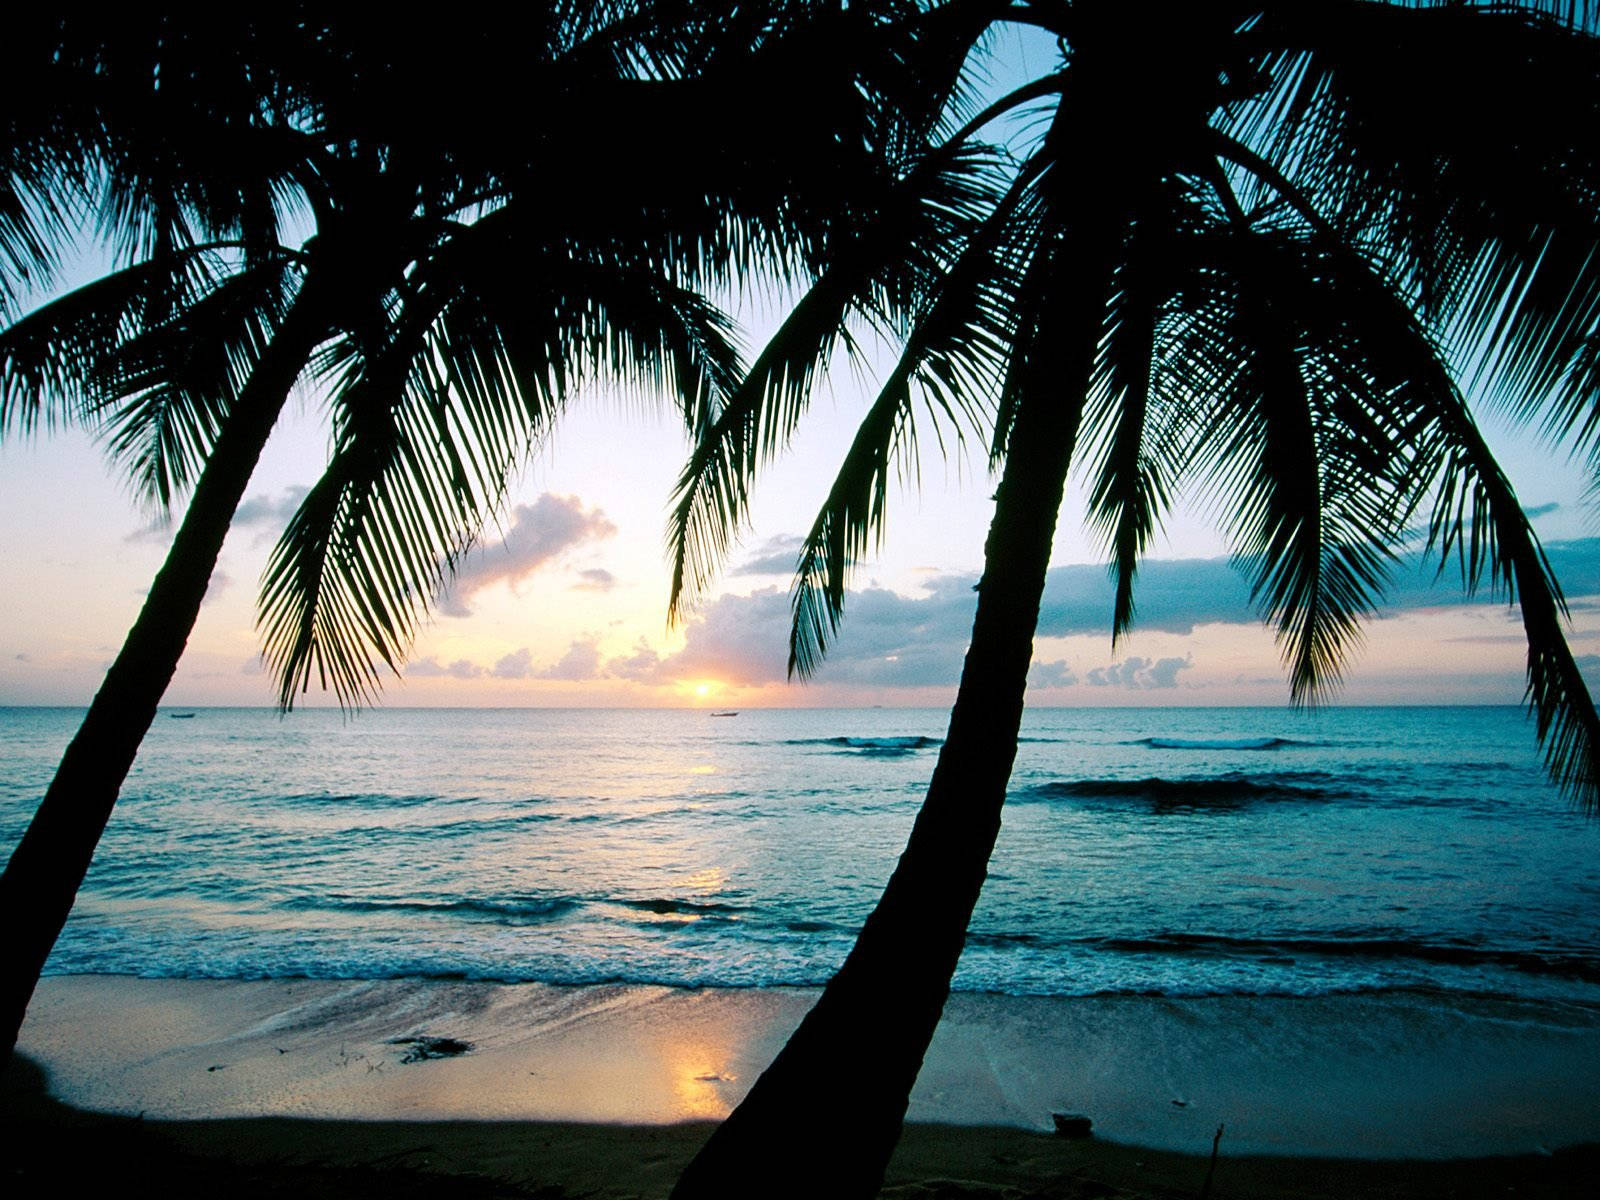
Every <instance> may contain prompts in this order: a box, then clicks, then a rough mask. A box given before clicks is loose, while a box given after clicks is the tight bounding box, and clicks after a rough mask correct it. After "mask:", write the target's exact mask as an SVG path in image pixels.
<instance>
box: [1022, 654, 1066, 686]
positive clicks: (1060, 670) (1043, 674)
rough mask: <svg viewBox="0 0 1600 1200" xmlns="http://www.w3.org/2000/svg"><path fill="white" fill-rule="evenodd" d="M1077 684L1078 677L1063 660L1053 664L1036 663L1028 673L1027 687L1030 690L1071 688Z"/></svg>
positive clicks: (1057, 660)
mask: <svg viewBox="0 0 1600 1200" xmlns="http://www.w3.org/2000/svg"><path fill="white" fill-rule="evenodd" d="M1077 682H1078V677H1077V676H1076V675H1075V674H1073V672H1072V668H1071V667H1069V666H1067V660H1066V659H1064V658H1058V659H1056V660H1055V661H1054V662H1036V663H1034V664H1033V666H1032V667H1031V668H1030V669H1029V671H1028V686H1029V687H1031V688H1056V687H1072V686H1074V685H1075V684H1076V683H1077Z"/></svg>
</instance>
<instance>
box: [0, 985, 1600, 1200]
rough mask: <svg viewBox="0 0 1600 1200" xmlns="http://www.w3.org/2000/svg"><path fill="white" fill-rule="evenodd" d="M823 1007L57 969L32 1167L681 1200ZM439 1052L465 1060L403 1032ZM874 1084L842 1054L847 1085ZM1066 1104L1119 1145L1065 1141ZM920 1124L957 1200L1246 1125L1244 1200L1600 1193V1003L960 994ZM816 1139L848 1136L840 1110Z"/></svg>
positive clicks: (27, 1101)
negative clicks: (374, 1179)
mask: <svg viewBox="0 0 1600 1200" xmlns="http://www.w3.org/2000/svg"><path fill="white" fill-rule="evenodd" d="M811 999H812V995H811V993H809V992H806V991H800V990H773V991H716V990H707V991H700V992H688V991H681V990H675V989H668V988H640V987H595V988H557V987H548V986H544V985H538V984H523V985H494V984H474V983H452V982H439V981H428V982H420V981H383V982H358V983H352V982H325V981H264V982H257V983H238V982H205V981H173V980H161V981H151V980H136V979H126V978H106V977H81V978H52V979H47V980H46V981H45V982H44V983H43V985H42V986H41V988H40V991H39V994H38V996H37V997H36V999H35V1001H34V1005H33V1007H32V1009H31V1010H30V1014H29V1018H28V1022H27V1024H26V1025H25V1026H24V1029H23V1036H22V1040H21V1042H20V1044H19V1050H20V1051H21V1052H22V1053H23V1054H25V1055H27V1056H28V1057H29V1058H30V1059H31V1060H33V1061H35V1062H37V1063H38V1064H39V1068H40V1071H41V1072H42V1076H43V1079H45V1080H47V1081H48V1082H47V1086H48V1090H49V1093H50V1095H51V1096H52V1097H54V1099H55V1100H57V1101H61V1102H63V1103H64V1104H65V1105H68V1106H70V1108H65V1107H61V1106H60V1105H57V1104H55V1103H54V1102H53V1101H50V1100H47V1099H45V1098H44V1097H43V1095H42V1093H40V1092H39V1089H41V1088H43V1087H44V1086H46V1085H45V1083H43V1082H39V1083H37V1084H36V1085H34V1087H33V1091H31V1092H30V1090H29V1088H30V1085H28V1084H27V1082H26V1081H24V1083H22V1084H16V1083H15V1081H14V1085H13V1096H12V1098H11V1100H10V1101H9V1103H11V1104H12V1105H13V1119H12V1120H10V1121H8V1129H9V1131H10V1132H11V1133H12V1134H13V1135H17V1134H18V1133H19V1131H20V1132H21V1136H20V1137H18V1138H17V1139H16V1140H17V1143H18V1147H17V1148H15V1149H14V1150H13V1152H12V1153H13V1157H12V1159H11V1160H10V1161H14V1162H22V1163H24V1164H26V1163H27V1161H28V1160H29V1157H30V1155H35V1156H37V1155H38V1154H39V1153H40V1152H39V1150H38V1147H40V1146H44V1145H48V1144H49V1143H50V1139H51V1137H52V1136H54V1133H52V1132H48V1131H56V1132H59V1131H62V1130H71V1129H74V1128H76V1126H75V1124H74V1123H75V1122H81V1121H85V1120H91V1118H89V1117H83V1116H79V1115H76V1113H77V1112H85V1111H92V1112H97V1113H102V1114H121V1115H123V1116H135V1115H138V1114H143V1116H144V1118H145V1120H144V1121H143V1122H126V1121H123V1122H121V1123H118V1124H114V1125H113V1126H110V1127H109V1128H111V1129H112V1130H114V1131H115V1132H114V1133H112V1134H109V1135H108V1134H106V1133H105V1128H107V1127H101V1128H100V1131H99V1133H97V1137H104V1136H113V1137H119V1138H133V1139H135V1142H136V1143H137V1146H138V1147H140V1148H139V1149H136V1150H133V1151H129V1152H128V1153H129V1154H131V1155H133V1156H134V1157H138V1156H140V1155H143V1156H144V1157H146V1158H148V1159H149V1160H150V1161H151V1162H153V1163H157V1164H162V1165H159V1166H157V1167H153V1168H152V1169H156V1170H161V1171H166V1172H168V1173H171V1172H173V1171H178V1172H180V1173H181V1172H183V1171H193V1172H196V1173H197V1177H198V1178H200V1179H201V1180H202V1182H200V1183H197V1184H196V1187H197V1188H198V1187H201V1186H209V1185H207V1184H205V1183H204V1180H206V1179H209V1184H211V1185H214V1184H216V1183H217V1180H216V1179H215V1178H214V1176H215V1174H216V1172H217V1171H219V1170H220V1171H226V1172H227V1173H228V1182H227V1186H228V1187H229V1188H231V1189H234V1190H238V1187H237V1185H238V1184H239V1179H240V1178H241V1175H240V1173H241V1172H244V1174H245V1175H250V1176H251V1177H254V1175H253V1174H252V1173H261V1178H262V1179H263V1181H264V1184H263V1186H272V1187H275V1186H279V1185H281V1184H284V1180H285V1179H287V1178H288V1176H287V1175H286V1174H285V1172H289V1174H293V1173H294V1172H297V1171H308V1172H311V1173H312V1174H314V1175H315V1174H316V1173H318V1172H321V1173H323V1174H324V1175H326V1174H327V1173H328V1172H332V1173H333V1176H337V1175H338V1173H339V1172H341V1171H355V1172H365V1171H373V1170H380V1169H391V1168H392V1169H395V1170H402V1171H404V1172H408V1173H410V1174H409V1175H408V1176H407V1177H408V1178H410V1176H411V1175H417V1176H419V1177H420V1176H432V1175H439V1176H441V1177H444V1178H449V1179H452V1180H457V1181H459V1180H460V1179H461V1178H463V1177H473V1178H477V1177H483V1178H484V1179H486V1180H489V1181H499V1183H510V1184H516V1185H517V1186H518V1187H519V1188H523V1189H524V1192H523V1193H522V1194H525V1193H526V1189H530V1188H531V1189H532V1190H534V1192H535V1194H543V1193H538V1192H537V1188H535V1187H534V1186H533V1185H537V1186H538V1187H555V1188H557V1189H560V1190H558V1191H556V1192H553V1193H549V1194H550V1195H598V1196H628V1195H638V1196H655V1195H664V1194H665V1192H666V1190H667V1189H668V1188H669V1187H670V1184H671V1181H672V1179H673V1178H674V1177H675V1174H676V1171H677V1170H678V1169H679V1167H681V1165H682V1163H683V1162H684V1161H686V1160H687V1158H688V1156H689V1155H690V1154H692V1153H693V1151H694V1149H695V1147H696V1146H698V1145H699V1143H700V1141H701V1140H703V1138H704V1136H705V1131H706V1128H707V1126H706V1125H705V1124H704V1122H706V1121H709V1120H715V1119H716V1118H719V1117H720V1116H722V1115H723V1114H725V1113H726V1112H727V1110H728V1109H729V1107H731V1105H732V1104H734V1103H736V1102H737V1100H738V1098H739V1097H740V1096H741V1095H742V1094H743V1092H744V1089H745V1088H746V1087H748V1085H749V1083H750V1082H751V1081H753V1079H754V1078H755V1076H756V1075H757V1074H758V1073H759V1071H760V1069H761V1066H762V1065H763V1064H764V1063H765V1061H767V1059H768V1058H770V1056H771V1055H772V1054H773V1053H774V1052H775V1050H776V1048H777V1047H778V1046H779V1045H780V1044H781V1043H782V1040H783V1038H784V1037H785V1036H787V1034H788V1032H789V1030H790V1029H791V1028H792V1027H793V1025H794V1024H795V1023H796V1022H797V1021H798V1020H799V1019H800V1016H801V1015H802V1014H803V1012H804V1011H805V1008H806V1006H807V1005H808V1004H809V1003H810V1001H811ZM430 1038H432V1039H450V1040H451V1041H453V1042H454V1043H457V1045H451V1044H447V1043H435V1042H428V1041H426V1040H422V1041H417V1040H404V1039H430ZM460 1046H470V1049H466V1050H460ZM458 1050H459V1052H454V1053H452V1051H458ZM426 1052H438V1053H442V1054H443V1057H428V1056H427V1053H426ZM408 1059H410V1060H411V1061H407V1060H408ZM860 1069H865V1068H864V1066H862V1065H860V1064H852V1063H840V1064H839V1079H840V1086H841V1087H848V1086H849V1081H850V1078H851V1074H852V1072H854V1071H856V1070H860ZM17 1087H20V1088H21V1092H20V1093H18V1092H17V1091H16V1088H17ZM19 1094H20V1095H21V1096H22V1097H23V1099H20V1100H19V1099H18V1098H17V1096H18V1095H19ZM17 1106H20V1107H17ZM1064 1109H1066V1110H1072V1111H1077V1112H1084V1113H1087V1114H1089V1115H1090V1116H1092V1117H1093V1118H1094V1120H1095V1127H1096V1132H1097V1134H1098V1135H1099V1136H1097V1137H1096V1138H1095V1139H1093V1140H1091V1141H1089V1142H1069V1141H1066V1140H1064V1139H1060V1138H1056V1137H1053V1136H1051V1135H1050V1134H1049V1133H1048V1132H1047V1131H1048V1129H1049V1123H1050V1118H1049V1114H1050V1113H1051V1112H1052V1111H1060V1110H1064ZM74 1110H76V1112H75V1111H74ZM252 1118H253V1119H252ZM910 1118H911V1120H912V1121H913V1122H915V1124H913V1125H912V1126H910V1127H908V1132H907V1135H906V1139H905V1141H904V1143H903V1144H902V1147H901V1150H900V1152H899V1154H898V1155H897V1157H896V1160H895V1167H894V1169H893V1171H892V1172H891V1178H890V1183H891V1184H892V1185H893V1189H899V1190H898V1191H893V1189H891V1190H892V1191H893V1194H897V1195H908V1196H909V1195H950V1196H953V1195H960V1194H964V1193H961V1192H959V1191H950V1190H949V1189H948V1188H946V1189H945V1190H943V1191H939V1190H937V1189H935V1190H933V1191H931V1192H930V1191H929V1190H928V1187H929V1186H931V1184H930V1182H929V1181H937V1180H946V1181H948V1180H966V1181H968V1182H969V1183H971V1184H973V1185H977V1184H982V1185H983V1186H984V1187H985V1188H987V1189H990V1190H989V1191H980V1192H978V1193H976V1194H1005V1193H1003V1192H1002V1193H993V1189H994V1188H997V1187H1009V1188H1020V1189H1022V1190H1021V1191H1020V1192H1015V1193H1013V1194H1018V1195H1022V1194H1028V1193H1029V1192H1030V1191H1031V1192H1033V1193H1037V1194H1041V1195H1062V1196H1068V1195H1071V1196H1076V1195H1105V1194H1110V1193H1109V1192H1107V1191H1104V1190H1100V1191H1096V1190H1095V1189H1096V1188H1100V1189H1106V1188H1109V1189H1112V1190H1113V1191H1115V1190H1121V1189H1128V1190H1131V1191H1132V1192H1134V1193H1137V1194H1149V1195H1165V1194H1174V1195H1187V1196H1193V1195H1195V1194H1196V1192H1197V1191H1198V1189H1199V1186H1200V1182H1201V1180H1202V1179H1203V1178H1204V1172H1205V1167H1206V1155H1207V1153H1208V1152H1209V1149H1210V1144H1211V1137H1212V1134H1213V1132H1214V1131H1215V1129H1216V1127H1217V1125H1218V1124H1225V1125H1226V1127H1227V1129H1226V1133H1225V1135H1224V1139H1223V1142H1222V1147H1221V1157H1220V1160H1219V1166H1218V1171H1217V1183H1216V1189H1215V1192H1214V1194H1215V1195H1218V1196H1224V1195H1232V1196H1246V1195H1263V1196H1265V1195H1305V1196H1321V1195H1330V1196H1331V1195H1335V1194H1338V1195H1346V1196H1348V1195H1439V1196H1444V1195H1469V1194H1470V1195H1490V1194H1494V1195H1498V1196H1504V1195H1505V1194H1506V1193H1507V1190H1508V1189H1514V1190H1516V1191H1519V1192H1524V1193H1529V1192H1531V1193H1533V1194H1545V1195H1564V1194H1571V1195H1574V1196H1576V1195H1586V1194H1587V1193H1588V1188H1589V1186H1590V1185H1591V1184H1592V1180H1593V1178H1594V1177H1595V1172H1596V1169H1597V1168H1600V1151H1596V1150H1595V1149H1593V1148H1591V1149H1589V1150H1583V1151H1575V1152H1574V1151H1568V1150H1567V1149H1565V1148H1568V1147H1574V1146H1579V1145H1582V1144H1584V1143H1590V1144H1593V1143H1600V1013H1597V1012H1595V1011H1592V1010H1589V1009H1585V1008H1573V1007H1551V1006H1542V1005H1537V1004H1532V1003H1520V1002H1507V1001H1484V1000H1463V999H1454V1000H1449V1001H1446V1000H1443V999H1441V998H1439V997H1430V996H1408V995H1388V996H1383V997H1371V996H1365V997H1363V996H1337V997H1321V998H1307V999H1289V998H1271V999H1260V998H1243V997H1217V998H1210V999H1193V1000H1170V999H1161V998H1155V997H1110V998H1089V999H1082V1000H1065V999H1054V1000H1050V999H1032V1000H1030V999H1018V998H1006V997H986V996H957V997H955V998H954V999H953V1001H952V1004H951V1008H950V1010H949V1012H948V1014H947V1018H946V1021H945V1022H944V1025H943V1026H942V1027H941V1029H940V1033H939V1036H938V1038H937V1040H936V1041H935V1044H934V1047H933V1049H932V1051H931V1052H930V1055H929V1059H928V1063H927V1066H926V1068H925V1070H924V1072H923V1076H922V1079H921V1080H920V1082H919V1084H918V1087H917V1091H916V1093H915V1094H914V1097H913V1101H912V1107H911V1112H910ZM99 1119H100V1120H104V1118H99ZM799 1136H802V1137H807V1138H811V1139H814V1140H815V1141H816V1144H817V1146H818V1147H819V1149H820V1148H822V1147H825V1144H826V1115H825V1114H819V1122H818V1128H817V1129H815V1130H808V1131H801V1132H800V1133H799ZM1484 1156H1495V1157H1493V1158H1492V1159H1491V1160H1489V1161H1487V1162H1485V1161H1477V1162H1467V1161H1455V1162H1450V1163H1442V1162H1440V1161H1437V1160H1446V1159H1450V1160H1468V1159H1480V1160H1481V1159H1482V1158H1483V1157H1484ZM123 1157H125V1158H126V1157H128V1155H124V1156H123ZM219 1159H220V1160H222V1162H223V1165H221V1166H219V1165H218V1160H219ZM1372 1160H1387V1161H1372ZM1395 1160H1410V1161H1395ZM1430 1160H1433V1161H1430ZM58 1165H59V1161H58ZM90 1166H91V1164H85V1168H84V1169H90ZM291 1168H292V1170H291ZM19 1172H20V1176H19V1177H22V1178H25V1179H26V1178H32V1176H30V1175H29V1174H28V1169H27V1168H26V1166H24V1167H19ZM333 1176H329V1178H332V1177H333ZM321 1177H322V1176H321V1175H319V1176H318V1178H321ZM368 1182H370V1181H368ZM347 1183H348V1181H347ZM499 1183H495V1184H494V1186H499ZM1091 1185H1092V1186H1091ZM284 1186H287V1185H284ZM318 1186H320V1185H315V1184H312V1183H307V1184H305V1185H304V1187H301V1185H298V1184H297V1185H295V1187H296V1190H307V1189H309V1190H311V1191H312V1192H313V1194H315V1193H316V1188H317V1187H318ZM331 1186H333V1189H334V1191H336V1192H337V1191H339V1190H341V1189H344V1190H346V1191H347V1192H348V1190H349V1188H351V1187H355V1186H356V1185H355V1184H353V1183H349V1184H348V1186H347V1184H336V1185H331ZM361 1186H365V1185H361ZM386 1186H387V1185H386ZM408 1186H409V1185H408ZM419 1186H420V1185H419ZM1083 1188H1088V1190H1082V1189H1083ZM908 1189H909V1190H908ZM918 1189H921V1190H918ZM1073 1189H1079V1190H1073ZM1563 1189H1570V1191H1566V1190H1563ZM245 1190H246V1191H247V1192H248V1190H249V1189H248V1188H245ZM401 1190H402V1192H403V1191H404V1189H401ZM180 1191H181V1189H180ZM41 1194H42V1193H41ZM486 1194H488V1193H486ZM968 1194H971V1193H968Z"/></svg>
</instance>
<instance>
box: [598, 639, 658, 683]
mask: <svg viewBox="0 0 1600 1200" xmlns="http://www.w3.org/2000/svg"><path fill="white" fill-rule="evenodd" d="M606 674H607V675H615V676H616V677H617V678H618V679H631V680H633V681H634V682H635V683H665V682H668V678H667V677H666V676H665V675H663V673H662V669H661V655H659V654H657V653H656V652H655V651H654V650H652V649H651V648H650V643H648V642H646V641H645V640H644V639H643V638H640V639H639V644H638V645H637V646H635V647H634V651H633V653H632V654H625V655H618V656H617V657H616V658H613V659H610V660H608V661H607V662H606Z"/></svg>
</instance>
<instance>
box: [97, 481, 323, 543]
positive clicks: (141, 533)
mask: <svg viewBox="0 0 1600 1200" xmlns="http://www.w3.org/2000/svg"><path fill="white" fill-rule="evenodd" d="M310 490H311V489H310V488H303V487H286V488H284V489H283V491H281V492H280V493H278V495H276V496H272V495H268V494H267V493H266V492H261V493H258V494H257V495H254V496H250V497H248V498H246V499H244V500H242V501H240V503H239V507H238V508H236V509H234V511H233V521H232V525H233V527H234V528H235V529H244V528H250V527H255V528H258V529H261V530H262V531H263V532H264V533H266V534H267V535H268V536H269V537H270V536H273V535H275V534H277V533H278V532H280V531H281V530H282V529H283V527H284V526H285V525H287V524H288V523H289V518H290V517H292V516H294V514H295V510H296V509H298V508H299V507H300V502H301V501H302V500H304V499H305V498H306V493H307V492H309V491H310ZM122 540H123V541H125V542H128V543H130V544H133V545H140V544H152V545H158V546H164V545H166V544H167V543H168V542H169V541H171V540H172V518H171V516H170V515H163V516H158V517H155V518H153V519H152V520H151V521H150V523H149V524H147V525H143V526H141V527H140V528H138V529H135V530H134V531H133V532H132V533H130V534H128V535H127V536H126V537H125V538H123V539H122Z"/></svg>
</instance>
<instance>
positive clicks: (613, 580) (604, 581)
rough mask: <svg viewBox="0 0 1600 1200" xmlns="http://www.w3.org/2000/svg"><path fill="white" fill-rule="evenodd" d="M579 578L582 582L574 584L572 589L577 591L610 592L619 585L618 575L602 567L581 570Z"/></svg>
mask: <svg viewBox="0 0 1600 1200" xmlns="http://www.w3.org/2000/svg"><path fill="white" fill-rule="evenodd" d="M578 579H579V580H580V581H581V582H578V583H575V584H573V585H572V590H573V591H575V592H609V591H610V590H611V589H612V588H614V587H616V586H617V577H616V576H615V575H613V574H612V573H611V572H610V571H606V570H603V569H601V568H600V567H591V568H590V569H589V570H587V571H579V572H578Z"/></svg>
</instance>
